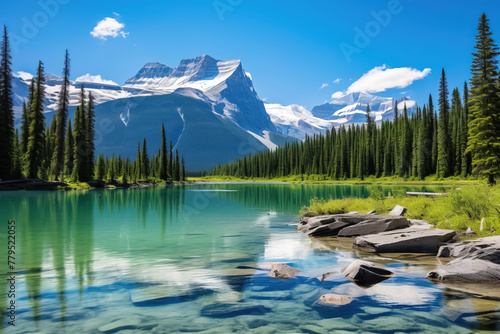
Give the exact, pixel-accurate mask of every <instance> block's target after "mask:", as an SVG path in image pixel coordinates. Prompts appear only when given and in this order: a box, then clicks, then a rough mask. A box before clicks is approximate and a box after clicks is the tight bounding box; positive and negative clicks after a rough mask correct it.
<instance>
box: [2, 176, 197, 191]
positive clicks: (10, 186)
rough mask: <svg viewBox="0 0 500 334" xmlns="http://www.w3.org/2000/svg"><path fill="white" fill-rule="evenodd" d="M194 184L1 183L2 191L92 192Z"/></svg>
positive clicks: (35, 181) (30, 180)
mask: <svg viewBox="0 0 500 334" xmlns="http://www.w3.org/2000/svg"><path fill="white" fill-rule="evenodd" d="M186 183H192V182H190V181H185V182H163V181H156V180H153V181H146V180H143V181H137V182H133V183H126V184H123V183H119V182H104V181H96V180H94V181H89V182H63V181H43V180H39V179H21V180H11V181H3V182H0V191H13V190H90V189H128V188H146V187H154V186H166V185H174V184H186Z"/></svg>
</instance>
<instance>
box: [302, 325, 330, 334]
mask: <svg viewBox="0 0 500 334" xmlns="http://www.w3.org/2000/svg"><path fill="white" fill-rule="evenodd" d="M299 329H300V330H301V332H302V333H310V334H328V330H327V329H325V328H323V327H321V326H317V325H302V326H300V327H299Z"/></svg>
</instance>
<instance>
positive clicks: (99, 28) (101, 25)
mask: <svg viewBox="0 0 500 334" xmlns="http://www.w3.org/2000/svg"><path fill="white" fill-rule="evenodd" d="M124 28H125V24H123V23H121V22H118V21H117V20H116V19H114V18H112V17H106V18H104V19H102V20H101V21H99V22H98V23H97V25H96V26H95V27H94V29H93V30H92V31H91V32H90V34H91V35H92V36H94V37H95V38H99V39H102V40H107V39H108V37H113V38H116V37H118V36H121V37H123V38H126V37H127V35H128V32H125V31H123V29H124Z"/></svg>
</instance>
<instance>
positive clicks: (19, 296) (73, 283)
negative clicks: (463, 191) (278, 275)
mask: <svg viewBox="0 0 500 334" xmlns="http://www.w3.org/2000/svg"><path fill="white" fill-rule="evenodd" d="M385 190H386V191H390V188H386V189H385ZM409 190H415V191H420V190H426V189H425V188H422V187H412V188H411V189H409ZM427 190H433V191H435V190H437V191H439V190H440V189H427ZM345 196H354V197H367V196H368V191H367V189H366V187H364V186H352V185H294V184H258V183H257V184H256V183H252V184H195V185H186V186H167V187H156V188H145V189H129V190H92V191H70V192H0V212H1V216H2V219H3V220H4V221H5V222H4V224H2V231H0V238H1V241H0V245H1V248H2V249H3V252H4V253H3V254H2V255H1V257H2V261H3V262H2V263H3V266H2V268H7V266H6V263H5V262H6V257H7V255H6V244H7V242H6V240H7V226H6V224H5V223H6V220H7V219H13V220H15V221H16V255H15V257H16V259H15V271H16V272H17V275H16V282H15V289H16V292H15V293H16V299H15V301H16V322H15V324H16V326H15V327H12V326H9V325H8V323H7V320H6V318H5V316H4V317H3V328H2V329H1V331H2V332H4V333H35V332H36V333H38V332H40V333H101V332H109V333H113V332H116V333H122V334H125V333H146V332H156V333H176V332H188V333H189V332H193V333H194V332H198V333H231V332H239V333H247V332H255V333H328V332H335V333H343V332H344V333H348V332H359V333H366V332H369V333H395V332H405V333H409V332H417V333H418V332H421V333H470V332H479V331H483V330H484V331H485V332H491V333H493V332H495V331H499V330H500V326H499V325H496V324H495V321H493V322H492V321H489V320H488V319H486V320H485V317H484V316H483V314H484V313H487V312H489V311H491V310H497V311H498V310H499V309H500V303H499V302H498V301H493V300H484V299H479V298H474V297H471V296H470V295H466V294H461V293H457V292H454V291H453V290H451V289H448V288H445V287H443V286H439V285H434V284H432V283H431V282H429V281H428V280H427V279H425V275H426V273H427V272H428V271H430V270H432V269H433V268H435V267H436V266H437V265H438V262H437V260H436V259H435V258H434V257H428V256H416V255H415V256H411V255H408V256H406V257H404V258H402V257H397V256H395V257H390V256H386V257H379V256H375V255H373V254H363V253H359V252H355V251H353V250H352V249H351V241H350V240H332V239H317V240H312V239H310V238H308V237H307V236H304V235H303V234H301V233H297V232H296V231H295V226H292V225H289V224H291V223H297V222H298V212H299V210H300V208H301V207H302V206H304V205H307V204H308V203H309V200H310V199H311V198H314V197H318V198H330V197H332V198H341V197H345ZM356 258H364V259H367V260H370V261H374V262H379V263H383V264H384V265H386V266H387V267H388V268H389V269H390V270H392V271H394V272H395V273H396V275H395V276H394V277H391V278H390V279H388V280H386V281H384V282H382V283H379V284H377V285H375V286H373V287H371V288H369V289H361V288H359V287H357V286H356V285H355V284H353V283H351V282H350V281H348V280H347V279H346V278H345V277H344V276H343V275H342V274H340V273H339V271H340V269H341V268H343V267H346V266H347V265H348V264H349V263H350V262H352V261H353V260H354V259H356ZM269 262H285V263H287V264H289V265H291V266H293V267H295V268H297V269H300V270H301V273H300V275H299V276H297V277H295V278H293V279H291V280H287V281H283V280H278V279H273V278H271V277H268V276H267V271H266V270H254V269H248V267H255V266H262V267H265V266H266V265H265V263H269ZM242 266H243V267H242ZM238 267H240V268H238ZM6 271H8V270H4V269H2V272H1V273H0V275H1V279H0V291H1V293H0V305H1V307H2V311H4V312H5V307H6V306H7V305H8V304H7V303H9V302H10V298H8V296H7V290H8V288H9V286H8V281H7V279H6V278H7V275H6V274H5V273H6ZM325 272H334V274H333V275H332V276H330V277H329V278H328V280H327V281H324V282H320V281H319V280H318V279H317V278H316V277H318V276H320V275H321V274H323V273H325ZM327 290H331V292H332V293H338V294H345V295H350V296H352V297H354V299H353V301H352V302H351V303H350V304H347V305H342V306H336V307H331V308H321V307H317V306H315V305H313V301H314V300H315V299H316V298H317V296H318V294H319V295H321V294H322V293H324V292H325V291H327ZM155 298H156V299H155ZM158 298H161V299H158ZM213 305H216V307H217V309H219V310H220V309H222V310H224V311H225V312H226V313H227V314H225V315H224V316H219V317H213V315H214V314H213V311H214V309H215V307H214V306H213ZM211 312H212V313H211ZM490 318H491V316H490ZM490 320H491V319H490ZM497 324H498V322H497Z"/></svg>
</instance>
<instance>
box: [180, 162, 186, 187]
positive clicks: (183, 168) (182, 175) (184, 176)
mask: <svg viewBox="0 0 500 334" xmlns="http://www.w3.org/2000/svg"><path fill="white" fill-rule="evenodd" d="M181 181H183V182H184V181H186V166H185V165H184V157H182V158H181Z"/></svg>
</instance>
